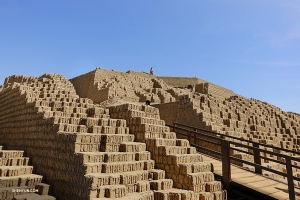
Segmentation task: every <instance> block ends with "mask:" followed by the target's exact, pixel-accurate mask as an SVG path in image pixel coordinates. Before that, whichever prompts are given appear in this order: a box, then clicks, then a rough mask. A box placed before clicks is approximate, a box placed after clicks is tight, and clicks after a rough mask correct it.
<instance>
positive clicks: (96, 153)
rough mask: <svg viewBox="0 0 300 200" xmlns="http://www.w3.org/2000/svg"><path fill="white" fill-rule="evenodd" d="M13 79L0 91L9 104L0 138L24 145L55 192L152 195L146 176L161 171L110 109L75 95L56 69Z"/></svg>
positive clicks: (65, 196)
mask: <svg viewBox="0 0 300 200" xmlns="http://www.w3.org/2000/svg"><path fill="white" fill-rule="evenodd" d="M24 78H25V77H22V79H24ZM9 79H11V80H9ZM25 79H26V78H25ZM16 80H17V77H10V78H8V79H7V80H6V86H7V87H6V88H5V89H4V90H3V91H2V92H1V94H0V95H2V97H3V96H5V97H6V98H2V99H3V102H2V106H1V108H6V107H8V108H9V109H10V110H8V109H4V110H3V111H2V112H1V116H3V119H4V120H2V123H1V134H0V141H1V142H2V143H4V144H5V145H6V146H8V147H9V148H10V149H12V148H16V149H23V150H25V151H27V154H28V156H29V157H31V158H32V163H33V165H34V166H35V168H36V170H37V172H38V173H39V174H43V175H44V177H45V178H46V182H47V183H50V184H51V185H52V186H53V194H54V195H55V196H57V197H58V198H59V199H74V200H76V199H78V200H79V199H80V200H84V199H91V198H93V197H108V198H113V197H122V196H125V195H127V194H130V193H131V192H140V193H141V196H142V199H151V198H152V197H153V194H152V193H153V192H151V191H150V189H149V188H150V187H149V185H150V184H149V180H148V176H149V174H151V175H152V176H155V177H156V178H158V177H159V178H161V177H163V172H162V171H161V170H154V169H153V166H154V161H152V160H150V155H149V153H148V152H146V151H145V144H139V143H133V139H134V137H133V136H132V135H128V128H126V127H125V126H126V122H125V120H123V121H122V120H112V119H109V115H108V113H107V112H108V111H106V110H104V109H102V108H97V107H95V106H94V105H93V104H92V101H91V100H89V99H83V98H78V96H77V95H76V93H75V90H74V88H73V86H72V84H71V83H70V82H69V81H67V80H66V79H65V78H64V77H62V76H60V75H50V74H45V75H43V76H41V77H39V78H35V79H33V80H29V81H24V82H22V81H20V82H21V83H16V82H14V81H16ZM18 80H19V79H18ZM27 80H28V79H27ZM5 102H6V104H5ZM4 104H5V105H6V106H4ZM124 123H125V124H124ZM88 132H89V133H88ZM114 133H116V135H114ZM100 151H102V152H100ZM119 151H120V152H119ZM74 153H75V154H74ZM121 159H122V160H123V161H124V163H118V161H120V160H121ZM130 172H132V173H131V174H130ZM111 173H115V174H114V175H111ZM121 173H123V174H121ZM118 175H119V177H118ZM121 175H122V176H121ZM120 181H122V183H123V184H122V183H121V182H120ZM135 196H136V195H135Z"/></svg>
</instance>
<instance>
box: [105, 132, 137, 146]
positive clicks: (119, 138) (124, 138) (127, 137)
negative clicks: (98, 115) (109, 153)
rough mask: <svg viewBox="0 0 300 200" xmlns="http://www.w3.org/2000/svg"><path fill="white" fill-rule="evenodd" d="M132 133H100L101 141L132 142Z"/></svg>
mask: <svg viewBox="0 0 300 200" xmlns="http://www.w3.org/2000/svg"><path fill="white" fill-rule="evenodd" d="M133 141H134V135H131V134H117V135H116V134H114V135H111V134H102V135H101V142H104V143H118V144H120V143H122V142H133Z"/></svg>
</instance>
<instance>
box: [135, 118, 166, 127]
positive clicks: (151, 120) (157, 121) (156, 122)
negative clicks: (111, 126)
mask: <svg viewBox="0 0 300 200" xmlns="http://www.w3.org/2000/svg"><path fill="white" fill-rule="evenodd" d="M129 124H132V125H139V124H154V125H160V126H165V125H166V124H165V121H164V120H161V119H154V118H149V117H134V118H130V119H129Z"/></svg>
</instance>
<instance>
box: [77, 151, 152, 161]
mask: <svg viewBox="0 0 300 200" xmlns="http://www.w3.org/2000/svg"><path fill="white" fill-rule="evenodd" d="M77 155H78V156H80V157H81V160H82V162H83V163H85V164H86V163H95V162H106V163H111V162H126V161H142V160H150V155H151V154H150V152H148V151H142V152H80V153H77Z"/></svg>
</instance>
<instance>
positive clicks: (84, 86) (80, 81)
mask: <svg viewBox="0 0 300 200" xmlns="http://www.w3.org/2000/svg"><path fill="white" fill-rule="evenodd" d="M94 76H95V71H91V72H88V73H86V74H83V75H80V76H77V77H74V78H72V79H70V81H71V82H72V84H73V85H74V87H75V89H76V93H77V94H78V95H79V96H80V97H82V98H87V96H88V92H89V89H90V86H91V85H93V78H94Z"/></svg>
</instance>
